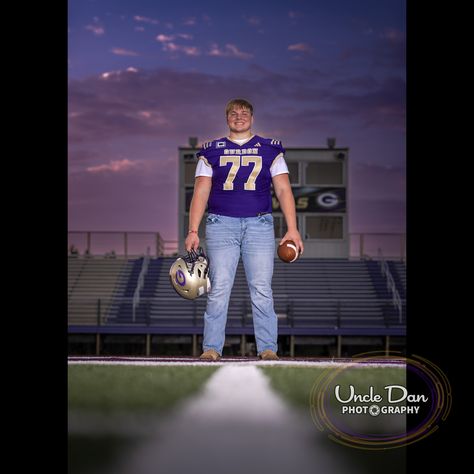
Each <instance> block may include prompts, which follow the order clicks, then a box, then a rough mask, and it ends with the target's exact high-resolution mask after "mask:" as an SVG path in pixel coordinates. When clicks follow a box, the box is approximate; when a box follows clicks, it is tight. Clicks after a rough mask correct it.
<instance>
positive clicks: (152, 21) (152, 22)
mask: <svg viewBox="0 0 474 474" xmlns="http://www.w3.org/2000/svg"><path fill="white" fill-rule="evenodd" d="M133 19H134V20H135V21H137V22H140V23H148V24H150V25H159V24H160V22H159V21H158V20H155V19H154V18H148V17H146V16H141V15H135V16H134V17H133Z"/></svg>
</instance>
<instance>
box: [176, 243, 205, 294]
mask: <svg viewBox="0 0 474 474" xmlns="http://www.w3.org/2000/svg"><path fill="white" fill-rule="evenodd" d="M208 273H209V260H208V258H207V257H206V255H205V253H204V251H203V249H202V247H199V248H198V250H197V252H196V251H195V250H193V249H191V251H190V252H188V254H187V255H186V256H181V257H178V259H177V260H176V261H175V262H174V263H173V265H171V268H170V281H171V285H172V286H173V288H174V289H175V290H176V293H178V295H180V296H182V297H183V298H186V299H188V300H194V299H196V298H198V297H199V296H202V295H204V294H205V293H209V291H210V290H211V282H210V280H209V277H208Z"/></svg>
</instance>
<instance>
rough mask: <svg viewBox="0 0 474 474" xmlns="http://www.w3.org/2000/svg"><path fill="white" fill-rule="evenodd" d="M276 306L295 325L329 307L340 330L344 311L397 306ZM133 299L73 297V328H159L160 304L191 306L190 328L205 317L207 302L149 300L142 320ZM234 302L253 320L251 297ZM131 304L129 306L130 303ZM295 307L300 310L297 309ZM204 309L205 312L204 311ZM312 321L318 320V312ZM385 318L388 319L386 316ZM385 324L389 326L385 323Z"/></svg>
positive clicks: (318, 301)
mask: <svg viewBox="0 0 474 474" xmlns="http://www.w3.org/2000/svg"><path fill="white" fill-rule="evenodd" d="M273 299H274V303H275V304H274V307H275V312H276V313H277V315H278V316H279V319H286V320H287V322H288V324H289V325H290V326H291V325H292V324H293V322H294V320H295V312H297V313H298V314H300V312H301V305H303V306H305V307H307V308H313V309H315V308H316V307H317V306H318V305H320V306H325V310H324V311H325V313H324V314H321V313H318V316H322V317H334V318H335V321H336V322H335V329H337V328H339V327H340V322H341V319H342V320H343V319H344V317H345V318H346V319H347V316H343V311H348V310H351V309H354V308H358V309H360V307H361V306H362V305H365V306H366V307H367V308H370V309H372V310H373V309H380V310H381V315H384V309H388V308H389V307H393V306H392V305H393V298H392V299H380V298H323V297H317V298H316V297H309V298H290V297H288V296H286V295H283V296H274V297H273ZM133 300H134V299H133V298H130V297H128V298H127V297H113V298H111V297H104V298H100V297H95V298H91V297H80V296H78V297H70V298H69V301H68V303H69V315H68V324H69V325H96V326H103V325H121V324H125V325H136V326H144V327H145V326H159V325H160V318H154V317H153V316H152V315H151V314H150V309H151V307H152V305H153V304H160V305H165V304H168V305H174V307H175V308H176V304H178V305H179V306H181V305H184V306H188V308H189V312H188V313H187V316H189V321H190V325H193V326H195V325H196V322H197V315H198V314H201V316H203V315H204V308H205V306H204V305H205V302H206V300H205V299H199V298H198V299H196V300H192V301H191V300H190V301H186V300H184V299H181V298H180V297H178V296H176V297H152V298H150V297H146V298H143V297H142V298H140V307H141V308H142V312H141V316H142V318H140V319H137V317H136V316H137V315H136V314H135V313H134V312H133V310H130V309H128V310H127V309H126V307H128V308H130V307H131V306H132V305H133ZM231 301H232V303H233V304H234V305H235V304H237V305H240V308H241V309H240V312H239V318H241V320H242V324H244V322H245V321H247V320H248V318H251V317H252V310H251V305H250V303H249V300H248V298H240V297H232V298H231ZM126 303H128V305H127V304H126ZM400 303H404V300H403V299H401V298H400ZM295 305H297V309H296V310H295ZM201 310H202V311H201ZM314 314H315V315H314V316H311V317H312V318H317V317H318V316H316V312H315V313H314ZM370 317H371V316H370V314H369V313H367V314H365V315H364V314H363V313H362V314H360V318H361V319H364V318H365V319H370ZM172 318H173V316H169V318H168V319H172ZM357 318H359V316H351V317H349V319H357ZM296 319H298V320H299V321H304V319H305V316H303V317H301V316H298V317H297V318H296ZM384 319H385V316H384ZM399 323H400V324H402V320H401V319H399ZM385 324H388V323H387V322H385Z"/></svg>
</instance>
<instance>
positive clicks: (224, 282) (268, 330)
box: [185, 99, 304, 360]
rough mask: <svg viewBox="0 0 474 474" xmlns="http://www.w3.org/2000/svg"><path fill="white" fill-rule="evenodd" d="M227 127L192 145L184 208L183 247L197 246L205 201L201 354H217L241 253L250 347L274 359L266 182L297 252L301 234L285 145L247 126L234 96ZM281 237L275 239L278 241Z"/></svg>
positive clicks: (249, 109) (246, 109)
mask: <svg viewBox="0 0 474 474" xmlns="http://www.w3.org/2000/svg"><path fill="white" fill-rule="evenodd" d="M225 114H226V120H227V125H228V127H229V135H228V136H227V137H223V138H219V139H218V140H213V141H211V142H207V143H204V145H203V146H202V148H201V149H200V151H199V152H198V153H197V155H196V156H197V158H198V164H197V167H196V173H195V176H196V178H195V185H194V193H193V198H192V201H191V207H190V212H189V233H188V236H187V238H186V241H185V248H186V250H187V251H190V250H191V249H194V250H196V249H197V248H198V247H199V236H198V229H199V224H200V222H201V219H202V217H203V215H204V212H205V210H206V205H207V206H208V214H207V218H206V250H207V256H208V257H209V262H210V269H209V278H210V282H211V290H210V293H209V294H208V295H207V307H206V311H205V314H204V338H203V353H202V355H201V359H207V360H218V359H219V358H220V357H221V356H222V350H223V346H224V341H225V326H226V322H227V310H228V306H229V299H230V294H231V290H232V286H233V284H234V277H235V272H236V270H237V265H238V263H239V259H240V257H242V261H243V265H244V268H245V274H246V277H247V281H248V286H249V290H250V297H251V302H252V315H253V323H254V330H255V341H256V346H257V355H258V356H259V357H260V358H261V359H263V360H277V359H278V356H277V350H278V342H277V338H278V320H277V316H276V314H275V311H274V307H273V295H272V288H271V281H272V276H273V262H274V256H275V231H274V227H273V215H272V196H271V185H272V184H273V188H274V191H275V195H276V197H277V199H278V201H279V203H280V207H281V210H282V212H283V215H284V216H285V220H286V224H287V228H288V231H287V233H286V234H285V235H284V237H283V238H282V240H281V242H284V241H285V240H293V241H294V242H295V244H296V246H297V249H298V251H299V252H300V253H303V250H304V247H303V242H302V239H301V236H300V233H299V232H298V229H297V226H296V209H295V199H294V196H293V192H292V190H291V185H290V180H289V177H288V174H289V171H288V167H287V165H286V163H285V158H284V153H285V150H284V148H283V146H282V144H281V142H280V141H279V140H274V139H271V138H264V137H261V136H259V135H255V134H253V133H252V131H251V128H252V125H253V119H254V117H253V106H252V104H250V103H249V102H248V101H247V100H244V99H233V100H231V101H230V102H229V103H228V104H227V106H226V109H225ZM281 242H280V243H281Z"/></svg>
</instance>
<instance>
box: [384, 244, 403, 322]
mask: <svg viewBox="0 0 474 474" xmlns="http://www.w3.org/2000/svg"><path fill="white" fill-rule="evenodd" d="M378 254H379V258H380V261H379V264H380V269H381V271H382V275H383V276H384V277H385V279H386V280H387V289H388V290H389V291H390V293H391V294H392V303H393V305H394V306H395V308H396V309H397V310H398V321H399V322H400V323H401V322H402V299H401V298H400V294H399V293H398V290H397V285H395V280H394V279H393V276H392V272H391V271H390V268H389V266H388V263H387V261H386V260H385V258H384V256H383V253H382V250H381V249H379V250H378Z"/></svg>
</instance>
